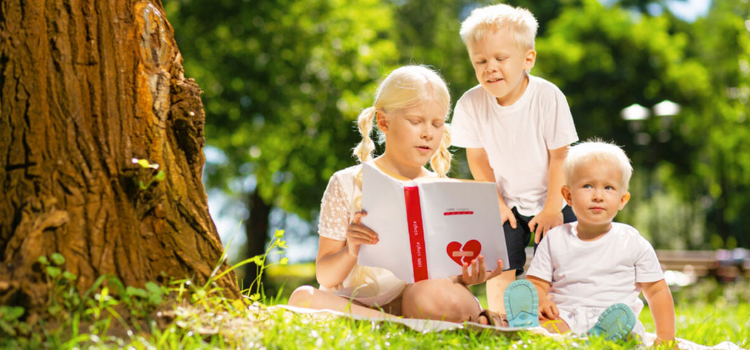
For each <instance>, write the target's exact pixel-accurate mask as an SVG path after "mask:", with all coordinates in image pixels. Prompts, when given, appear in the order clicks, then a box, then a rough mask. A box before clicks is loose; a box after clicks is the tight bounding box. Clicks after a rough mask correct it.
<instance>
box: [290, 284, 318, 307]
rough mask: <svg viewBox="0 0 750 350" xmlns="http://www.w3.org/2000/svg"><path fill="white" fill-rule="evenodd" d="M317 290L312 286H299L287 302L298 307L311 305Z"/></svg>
mask: <svg viewBox="0 0 750 350" xmlns="http://www.w3.org/2000/svg"><path fill="white" fill-rule="evenodd" d="M315 291H316V289H315V287H312V286H302V287H299V288H297V289H295V290H294V291H293V292H292V295H290V296H289V301H288V302H287V304H288V305H291V306H298V307H309V306H310V303H311V302H312V300H313V297H315Z"/></svg>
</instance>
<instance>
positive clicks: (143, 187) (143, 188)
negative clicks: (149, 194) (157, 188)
mask: <svg viewBox="0 0 750 350" xmlns="http://www.w3.org/2000/svg"><path fill="white" fill-rule="evenodd" d="M149 185H150V183H149ZM138 187H140V188H141V189H142V190H147V189H148V186H146V185H144V184H143V181H138Z"/></svg>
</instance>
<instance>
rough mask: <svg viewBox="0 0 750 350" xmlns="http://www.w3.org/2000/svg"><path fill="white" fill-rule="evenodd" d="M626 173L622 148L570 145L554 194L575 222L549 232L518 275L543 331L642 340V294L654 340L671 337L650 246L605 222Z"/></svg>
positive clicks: (669, 305) (669, 311) (663, 286)
mask: <svg viewBox="0 0 750 350" xmlns="http://www.w3.org/2000/svg"><path fill="white" fill-rule="evenodd" d="M632 171H633V169H632V168H631V166H630V161H629V160H628V157H627V156H626V155H625V152H623V150H622V149H620V148H619V147H617V146H615V145H613V144H609V143H604V142H601V141H590V142H584V143H581V144H578V145H575V146H573V147H571V148H570V152H569V153H568V158H567V159H566V160H565V163H564V165H563V172H564V173H565V186H564V187H563V188H562V194H563V197H564V198H565V201H566V202H567V203H568V205H570V206H571V207H572V208H573V211H574V212H575V214H576V216H577V217H578V222H574V223H569V224H565V225H562V226H559V227H557V228H555V229H554V230H552V231H550V232H549V234H548V235H547V237H546V238H545V239H544V241H542V243H541V244H539V250H537V253H536V255H535V256H534V260H533V261H532V262H531V267H529V272H528V273H527V274H526V278H527V279H528V280H529V281H531V282H532V283H534V285H535V286H536V290H537V293H538V298H539V316H540V320H541V324H542V326H543V327H545V328H547V329H548V330H549V331H551V332H557V333H565V332H567V331H568V330H570V331H572V332H573V333H576V334H594V335H604V336H605V337H607V338H609V339H624V338H626V337H627V336H628V335H629V334H630V332H631V331H632V332H633V333H635V334H637V335H639V336H640V337H641V338H642V337H643V336H644V334H645V330H644V328H643V325H642V324H641V322H640V321H638V314H639V313H640V312H641V309H643V302H642V301H641V300H640V299H639V298H638V296H639V295H640V293H641V291H643V295H644V296H645V297H646V300H647V301H648V305H649V307H650V308H651V315H652V316H653V318H654V324H655V325H656V336H657V342H664V341H672V340H674V337H675V314H674V302H673V300H672V293H671V292H670V291H669V287H668V286H667V283H666V282H665V281H664V274H663V273H662V270H661V266H660V264H659V260H658V259H657V258H656V252H654V248H652V247H651V244H650V243H649V242H648V241H647V240H646V239H645V238H643V237H642V236H641V235H640V234H639V233H638V230H636V229H635V228H633V227H631V226H628V225H625V224H621V223H617V222H612V220H613V219H614V217H615V215H617V213H618V212H619V211H620V210H622V208H623V207H625V204H626V203H627V202H628V200H629V199H630V193H629V192H628V182H629V181H630V176H631V174H632ZM560 321H562V322H560Z"/></svg>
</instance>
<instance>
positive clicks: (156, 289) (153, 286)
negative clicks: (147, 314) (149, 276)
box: [146, 282, 164, 296]
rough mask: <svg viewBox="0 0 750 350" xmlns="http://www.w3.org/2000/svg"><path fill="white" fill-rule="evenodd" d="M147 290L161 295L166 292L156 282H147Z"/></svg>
mask: <svg viewBox="0 0 750 350" xmlns="http://www.w3.org/2000/svg"><path fill="white" fill-rule="evenodd" d="M146 290H148V292H149V293H151V294H156V295H159V296H161V295H162V294H164V291H162V290H161V287H160V286H159V285H158V284H156V283H154V282H146Z"/></svg>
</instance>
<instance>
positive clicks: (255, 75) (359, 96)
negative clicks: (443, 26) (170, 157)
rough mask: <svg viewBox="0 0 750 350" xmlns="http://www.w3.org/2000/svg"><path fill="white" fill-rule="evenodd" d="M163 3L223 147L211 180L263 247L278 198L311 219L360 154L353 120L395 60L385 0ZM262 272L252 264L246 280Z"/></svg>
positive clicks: (256, 246) (214, 139) (252, 246)
mask: <svg viewBox="0 0 750 350" xmlns="http://www.w3.org/2000/svg"><path fill="white" fill-rule="evenodd" d="M166 9H167V11H168V15H169V18H170V20H171V21H172V23H173V24H174V28H175V37H176V38H177V41H178V45H179V47H180V48H181V49H182V53H183V55H184V56H185V57H190V58H189V59H187V60H186V61H187V62H186V67H185V69H186V71H188V72H189V73H188V74H189V75H190V76H192V77H195V79H196V81H198V82H199V84H200V86H202V87H203V88H204V89H205V93H204V95H203V100H204V101H205V109H206V116H207V117H206V134H207V135H210V136H208V144H209V145H210V146H213V147H215V150H218V152H214V153H216V154H217V155H218V156H214V157H212V158H213V159H212V160H213V163H211V162H209V164H207V166H206V169H205V173H206V179H207V182H208V185H209V186H212V187H215V188H221V189H223V190H224V191H225V193H226V194H228V195H231V196H234V197H235V198H239V203H241V204H242V205H243V206H244V207H245V209H246V212H247V214H246V216H247V220H246V221H244V228H245V232H246V236H247V243H246V244H245V246H246V249H245V251H244V254H243V255H244V256H247V257H252V256H255V255H258V254H262V253H263V252H264V251H265V247H266V242H267V240H268V233H269V230H273V229H274V228H272V227H270V226H271V225H270V224H269V219H270V216H271V214H272V212H273V211H274V208H279V209H281V210H282V211H284V212H288V213H294V214H296V215H298V216H299V217H300V218H302V219H304V220H315V219H316V216H317V214H316V213H317V210H318V207H319V205H320V198H321V195H322V193H323V191H324V190H325V186H326V184H327V183H328V178H329V177H330V176H331V175H332V174H333V172H334V171H336V170H338V169H341V168H344V167H346V166H349V165H351V164H352V163H353V160H352V156H351V148H352V146H353V145H354V144H355V142H356V141H357V140H358V135H357V133H356V132H355V131H354V129H353V121H354V120H355V119H356V116H357V115H358V114H359V111H360V110H361V109H362V108H364V107H366V106H367V104H369V103H371V100H372V97H371V96H372V94H373V93H374V90H375V85H374V82H375V81H376V80H377V79H378V78H379V77H380V76H382V75H383V74H385V73H386V72H388V71H390V70H391V69H392V68H393V67H394V65H395V64H396V63H397V55H396V48H395V44H394V43H393V41H392V40H390V39H389V38H390V37H391V36H392V34H391V32H392V31H393V30H394V28H395V26H394V23H393V22H392V14H391V10H390V7H389V6H388V5H387V4H382V3H381V2H380V1H377V0H356V1H346V0H342V1H328V0H310V1H283V0H282V1H256V0H253V1H234V0H221V1H197V0H177V1H170V2H168V3H166ZM209 161H211V159H209ZM276 228H278V227H276ZM305 234H307V232H305ZM255 271H256V266H254V265H252V264H249V265H247V266H246V268H245V273H244V279H245V283H244V285H245V287H248V286H249V283H251V282H252V281H253V280H254V279H255Z"/></svg>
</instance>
